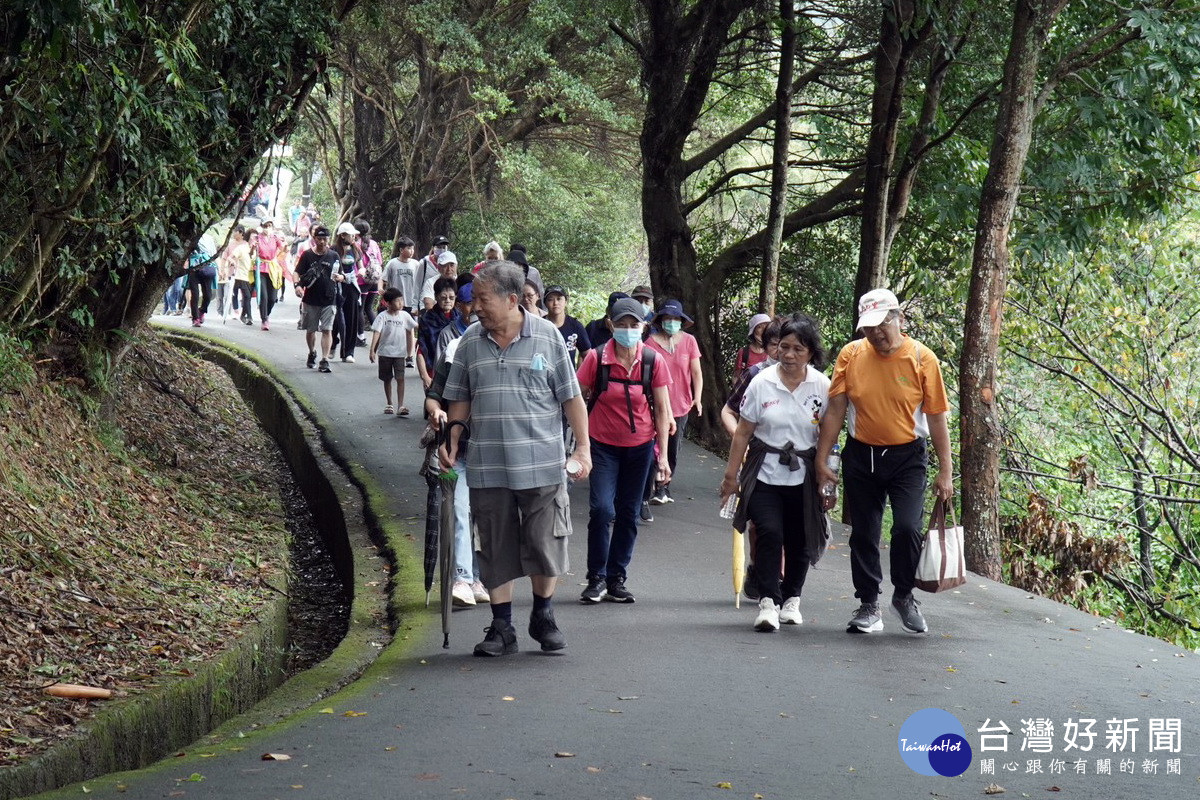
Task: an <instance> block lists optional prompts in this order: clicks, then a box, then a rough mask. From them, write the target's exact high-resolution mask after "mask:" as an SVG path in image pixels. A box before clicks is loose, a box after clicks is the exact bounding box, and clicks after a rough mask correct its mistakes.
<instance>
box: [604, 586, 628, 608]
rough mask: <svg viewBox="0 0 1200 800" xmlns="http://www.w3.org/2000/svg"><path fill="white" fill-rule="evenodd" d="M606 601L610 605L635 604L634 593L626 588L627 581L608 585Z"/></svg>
mask: <svg viewBox="0 0 1200 800" xmlns="http://www.w3.org/2000/svg"><path fill="white" fill-rule="evenodd" d="M604 599H605V600H608V601H609V602H610V603H632V602H635V598H634V596H633V592H631V591H629V590H628V589H626V588H625V581H610V582H609V584H608V593H607V594H606V595H605V596H604Z"/></svg>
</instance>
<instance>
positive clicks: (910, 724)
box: [896, 708, 971, 778]
mask: <svg viewBox="0 0 1200 800" xmlns="http://www.w3.org/2000/svg"><path fill="white" fill-rule="evenodd" d="M896 743H897V745H898V746H899V748H900V757H901V758H902V759H904V763H905V764H906V765H907V766H908V768H909V769H911V770H912V771H913V772H915V773H917V774H918V775H944V776H945V777H947V778H954V777H958V776H959V775H962V774H963V773H964V772H966V771H967V768H968V767H970V766H971V745H970V743H969V742H967V731H966V728H964V727H963V726H962V723H961V722H959V721H958V718H957V717H955V716H954V715H953V714H951V713H950V712H949V711H943V710H942V709H940V708H925V709H922V710H920V711H917V712H915V713H914V714H912V715H910V716H909V718H908V719H906V720H905V721H904V724H903V725H901V726H900V735H899V736H898V737H897V742H896Z"/></svg>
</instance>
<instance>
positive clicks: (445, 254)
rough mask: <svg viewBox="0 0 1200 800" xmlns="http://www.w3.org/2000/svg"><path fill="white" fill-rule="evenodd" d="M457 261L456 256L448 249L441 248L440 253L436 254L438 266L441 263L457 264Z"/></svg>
mask: <svg viewBox="0 0 1200 800" xmlns="http://www.w3.org/2000/svg"><path fill="white" fill-rule="evenodd" d="M457 263H458V256H456V255H454V253H452V252H450V251H449V250H443V251H442V254H441V255H439V256H438V266H439V267H440V266H442V265H443V264H457Z"/></svg>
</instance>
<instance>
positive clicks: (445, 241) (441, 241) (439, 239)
mask: <svg viewBox="0 0 1200 800" xmlns="http://www.w3.org/2000/svg"><path fill="white" fill-rule="evenodd" d="M449 244H450V240H449V239H447V238H446V237H445V236H439V237H437V238H436V239H434V240H433V246H434V247H442V246H444V245H446V246H448V245H449Z"/></svg>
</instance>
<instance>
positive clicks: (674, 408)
mask: <svg viewBox="0 0 1200 800" xmlns="http://www.w3.org/2000/svg"><path fill="white" fill-rule="evenodd" d="M678 336H679V338H678V340H677V341H676V342H675V352H673V353H668V352H667V351H666V350H665V349H664V348H663V346H662V344H661V343H660V342H659V341H658V339H657V338H655V337H654V336H651V337H650V338H649V339H647V340H646V344H647V345H649V346H650V347H653V348H654V349H655V350H656V351H658V353H659V354H660V356H661V360H664V361H666V362H667V363H668V364H670V365H671V389H670V395H671V416H673V417H685V416H687V413H688V411H690V410H691V408H692V401H693V400H695V396H694V395H693V394H692V359H693V358H695V359H698V358H700V345H699V344H698V343H697V342H696V337H695V336H692V335H691V334H690V333H680V334H678Z"/></svg>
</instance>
